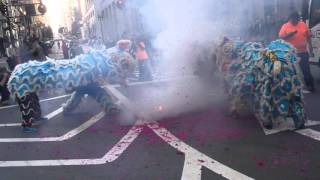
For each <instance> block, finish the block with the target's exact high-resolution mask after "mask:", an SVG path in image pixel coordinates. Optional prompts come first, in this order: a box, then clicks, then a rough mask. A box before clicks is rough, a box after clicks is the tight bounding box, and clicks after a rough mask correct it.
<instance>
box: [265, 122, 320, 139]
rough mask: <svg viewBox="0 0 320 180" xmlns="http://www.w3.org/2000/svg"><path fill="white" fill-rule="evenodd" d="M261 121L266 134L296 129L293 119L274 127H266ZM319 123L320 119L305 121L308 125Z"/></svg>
mask: <svg viewBox="0 0 320 180" xmlns="http://www.w3.org/2000/svg"><path fill="white" fill-rule="evenodd" d="M259 123H260V126H261V128H262V129H263V132H264V133H265V135H273V134H277V133H280V132H284V131H294V130H295V129H296V128H295V127H294V123H293V120H291V119H289V120H287V121H286V122H283V123H281V124H279V125H277V126H275V127H274V128H273V129H266V128H265V127H263V125H262V123H261V122H260V121H259ZM317 125H320V121H312V120H308V121H307V122H306V123H305V126H306V127H311V126H317Z"/></svg>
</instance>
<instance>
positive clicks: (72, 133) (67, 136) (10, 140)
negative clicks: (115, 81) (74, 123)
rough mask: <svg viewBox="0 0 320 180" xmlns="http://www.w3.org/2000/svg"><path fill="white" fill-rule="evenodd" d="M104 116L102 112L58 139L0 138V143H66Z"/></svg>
mask: <svg viewBox="0 0 320 180" xmlns="http://www.w3.org/2000/svg"><path fill="white" fill-rule="evenodd" d="M104 116H105V113H104V112H101V113H99V114H97V115H95V116H94V117H92V118H91V119H90V120H88V121H87V122H85V123H83V124H82V125H80V126H79V127H77V128H75V129H73V130H71V131H69V132H67V133H66V134H64V135H62V136H58V137H43V138H0V143H16V142H55V141H66V140H68V139H71V138H73V137H74V136H76V135H78V134H80V133H81V132H83V131H85V130H86V129H88V128H89V127H91V126H92V125H93V124H95V123H96V122H98V121H100V120H101V119H102V118H103V117H104Z"/></svg>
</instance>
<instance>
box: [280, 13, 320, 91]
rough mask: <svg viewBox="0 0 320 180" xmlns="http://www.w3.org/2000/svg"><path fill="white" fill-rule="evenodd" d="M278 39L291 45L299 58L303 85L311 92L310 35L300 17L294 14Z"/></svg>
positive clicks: (312, 83)
mask: <svg viewBox="0 0 320 180" xmlns="http://www.w3.org/2000/svg"><path fill="white" fill-rule="evenodd" d="M279 37H280V38H281V39H284V40H285V41H287V42H289V43H290V44H292V45H293V46H294V47H295V48H296V50H297V54H298V56H299V57H300V62H299V65H300V68H301V71H302V73H303V76H304V81H305V85H306V88H307V90H308V91H311V92H313V91H314V90H315V88H314V79H313V76H312V74H311V71H310V63H309V58H310V55H311V56H314V55H313V49H312V43H311V33H310V29H309V28H308V26H307V25H306V24H305V23H304V22H303V21H301V18H300V15H299V13H297V12H294V13H292V14H291V15H290V17H289V22H287V23H285V24H284V25H283V26H282V27H281V30H280V32H279Z"/></svg>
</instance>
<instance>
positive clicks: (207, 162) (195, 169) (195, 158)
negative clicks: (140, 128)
mask: <svg viewBox="0 0 320 180" xmlns="http://www.w3.org/2000/svg"><path fill="white" fill-rule="evenodd" d="M148 127H149V128H151V129H152V130H153V132H154V133H156V134H157V135H158V136H159V137H160V138H161V139H162V140H164V141H165V142H166V143H168V144H169V145H170V146H172V147H173V148H175V149H177V150H178V151H180V152H183V153H184V154H185V155H186V160H185V161H187V162H185V163H184V165H185V166H184V168H183V173H182V179H183V180H185V179H191V178H189V176H190V177H193V178H196V179H194V180H198V179H201V173H200V175H199V168H201V167H202V166H204V167H206V168H208V169H210V170H211V171H213V172H215V173H217V174H219V175H221V176H223V177H225V178H226V179H238V180H251V179H253V178H251V177H248V176H246V175H244V174H242V173H240V172H238V171H236V170H234V169H232V168H229V167H227V166H225V165H223V164H222V163H220V162H218V161H216V160H214V159H212V158H210V157H209V156H207V155H205V154H203V153H201V152H199V151H198V150H196V149H194V148H192V147H191V146H189V145H187V144H186V143H184V142H183V141H181V140H180V139H178V138H177V137H176V136H174V135H173V134H172V133H171V132H169V131H168V130H166V129H165V128H162V127H160V126H159V124H157V123H153V124H149V125H148Z"/></svg>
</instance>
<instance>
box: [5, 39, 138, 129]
mask: <svg viewBox="0 0 320 180" xmlns="http://www.w3.org/2000/svg"><path fill="white" fill-rule="evenodd" d="M128 46H130V41H120V42H118V44H117V46H115V47H113V48H110V49H105V50H92V51H91V52H89V53H87V54H83V55H80V56H77V57H76V58H74V59H71V60H47V61H44V62H37V61H30V62H28V63H25V64H21V65H18V66H17V67H16V68H15V70H14V71H13V73H12V75H11V77H10V79H9V83H8V88H9V91H10V93H11V95H13V96H14V97H15V98H16V100H17V102H18V104H19V107H20V111H21V113H22V127H23V130H24V131H27V132H28V131H33V130H35V129H34V128H32V124H33V123H34V122H37V121H38V120H39V119H41V108H40V104H39V98H38V96H37V94H38V93H39V92H40V91H42V90H52V89H64V90H65V91H66V92H68V93H72V95H71V98H70V99H69V100H68V101H67V103H66V104H64V105H63V110H64V113H69V112H71V111H73V110H74V109H75V108H76V107H77V106H78V105H79V103H80V102H81V99H82V97H83V96H84V95H85V94H88V95H89V96H91V97H93V98H94V99H95V100H96V101H97V102H98V103H99V104H100V105H101V106H102V107H103V108H104V109H105V111H106V112H107V113H111V112H112V111H113V110H117V109H118V107H117V106H116V104H115V102H114V101H113V100H112V98H111V96H110V95H109V94H108V93H107V92H106V91H105V90H104V89H103V88H102V87H101V85H102V84H101V82H105V81H104V80H106V79H107V80H109V79H112V80H113V81H114V80H115V79H117V80H118V82H120V81H121V82H124V81H125V78H126V76H127V75H128V73H130V72H131V71H132V70H133V66H132V65H133V58H132V57H131V56H130V55H129V53H127V49H128Z"/></svg>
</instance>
